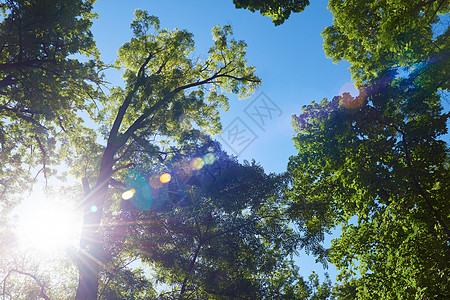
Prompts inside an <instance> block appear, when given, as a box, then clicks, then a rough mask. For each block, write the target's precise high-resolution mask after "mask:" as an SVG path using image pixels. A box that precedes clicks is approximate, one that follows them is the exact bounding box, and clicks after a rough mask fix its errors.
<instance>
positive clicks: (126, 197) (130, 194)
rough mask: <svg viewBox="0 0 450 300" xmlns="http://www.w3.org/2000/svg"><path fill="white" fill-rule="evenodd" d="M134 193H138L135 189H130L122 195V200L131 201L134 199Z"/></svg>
mask: <svg viewBox="0 0 450 300" xmlns="http://www.w3.org/2000/svg"><path fill="white" fill-rule="evenodd" d="M134 193H136V191H135V190H134V189H129V190H128V191H126V192H124V193H123V194H122V199H123V200H130V199H131V198H133V196H134Z"/></svg>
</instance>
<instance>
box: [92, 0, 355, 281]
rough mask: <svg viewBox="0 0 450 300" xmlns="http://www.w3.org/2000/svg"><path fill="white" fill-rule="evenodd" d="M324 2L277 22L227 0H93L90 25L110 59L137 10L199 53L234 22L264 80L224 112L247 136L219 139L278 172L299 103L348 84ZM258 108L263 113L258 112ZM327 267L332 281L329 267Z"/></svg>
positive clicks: (306, 264)
mask: <svg viewBox="0 0 450 300" xmlns="http://www.w3.org/2000/svg"><path fill="white" fill-rule="evenodd" d="M326 5H327V1H325V0H316V1H312V4H311V5H310V6H308V7H307V8H306V9H305V11H304V12H303V13H299V14H293V15H291V17H290V19H289V20H287V21H286V22H285V24H283V25H281V26H277V27H275V26H274V25H273V23H272V22H271V20H270V18H268V17H263V16H261V15H260V14H259V13H252V12H250V11H248V10H238V9H235V7H234V5H233V3H232V0H222V1H217V0H215V1H206V0H203V1H200V0H195V1H194V0H192V1H182V0H172V1H150V0H145V1H144V0H129V1H118V0H108V1H106V0H98V1H97V3H96V5H95V11H96V12H97V13H98V14H99V17H98V19H97V20H95V21H94V25H93V28H92V29H93V33H94V38H95V40H96V41H97V46H98V48H99V50H100V52H101V53H102V59H103V60H104V61H105V62H107V63H110V62H112V61H113V60H114V59H115V58H116V53H117V49H118V48H119V47H120V46H121V45H122V44H123V43H125V42H127V41H129V39H130V38H131V35H132V33H131V29H130V22H131V21H132V19H133V12H134V10H135V9H142V10H147V11H149V13H150V14H152V15H155V16H157V17H159V18H160V21H161V26H162V27H164V28H165V27H167V28H169V29H173V28H179V29H187V30H188V31H190V32H192V33H193V34H194V38H195V41H196V51H195V53H196V54H198V55H199V56H201V57H202V56H203V57H204V56H205V55H206V53H207V50H208V48H209V47H210V45H212V39H211V28H212V27H213V26H215V25H227V24H230V25H232V26H233V31H234V36H235V37H236V39H242V40H244V41H246V42H247V44H248V49H247V58H248V62H249V64H251V65H254V66H255V67H256V70H257V75H258V76H259V77H260V78H261V79H262V84H261V86H260V87H259V90H258V91H257V92H256V93H255V94H254V95H252V96H251V97H250V98H249V99H246V100H241V101H240V100H238V99H237V97H231V98H230V110H229V111H228V112H224V113H222V123H223V127H224V129H230V128H236V126H240V128H244V129H245V130H247V132H248V133H251V134H250V137H251V139H249V142H248V143H244V144H243V145H240V146H239V145H238V146H236V144H233V143H232V140H230V136H229V135H227V133H226V132H225V131H224V133H223V135H222V139H221V140H222V141H225V142H226V141H228V142H229V143H228V144H229V145H230V146H226V145H224V149H225V150H226V151H228V152H229V153H232V154H235V155H236V154H238V156H239V159H240V160H243V159H247V160H251V159H255V160H256V161H257V162H259V163H261V165H262V166H263V167H264V169H265V170H266V171H267V172H283V171H284V170H285V169H286V166H287V162H288V159H289V156H291V155H294V154H295V153H296V151H295V147H294V143H293V142H292V136H293V133H292V127H291V116H292V115H293V114H295V113H297V114H299V113H301V107H302V106H303V105H306V104H309V103H310V102H311V101H313V100H315V101H320V100H321V99H323V98H331V97H333V96H335V95H338V94H341V93H342V92H344V91H352V89H353V85H352V83H351V77H350V72H349V70H348V66H349V64H348V63H346V62H342V63H339V64H333V63H332V61H331V59H328V58H326V57H325V54H324V51H323V48H322V42H323V40H322V36H321V34H320V33H321V31H322V30H323V29H324V28H325V27H326V26H328V25H331V23H332V15H331V13H330V12H329V11H328V10H327V8H326ZM107 80H108V81H110V82H111V83H112V84H113V85H122V84H123V83H122V81H121V79H120V72H117V71H116V72H114V71H111V72H109V73H108V77H107ZM261 101H262V102H261ZM262 104H265V105H266V106H265V107H266V108H265V109H264V105H262ZM258 107H259V112H260V114H261V115H263V116H261V115H259V116H258V115H257V114H256V115H255V112H257V110H255V109H258ZM265 116H266V117H265ZM262 122H264V124H262ZM219 140H220V138H219ZM244 146H245V147H244ZM328 240H329V239H328ZM299 264H300V265H301V268H302V271H303V274H304V275H305V276H308V274H309V273H310V271H311V270H312V269H315V270H316V272H317V273H319V274H322V273H323V272H324V271H323V269H322V268H321V265H316V264H314V259H313V258H304V257H302V258H301V260H299ZM328 272H329V273H330V275H331V277H332V279H334V277H335V276H336V272H335V270H334V268H331V269H329V270H328Z"/></svg>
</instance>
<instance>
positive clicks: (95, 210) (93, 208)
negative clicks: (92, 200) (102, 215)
mask: <svg viewBox="0 0 450 300" xmlns="http://www.w3.org/2000/svg"><path fill="white" fill-rule="evenodd" d="M97 210H98V208H97V205H92V206H91V208H90V211H91V212H93V213H96V212H97Z"/></svg>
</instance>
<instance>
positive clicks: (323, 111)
mask: <svg viewBox="0 0 450 300" xmlns="http://www.w3.org/2000/svg"><path fill="white" fill-rule="evenodd" d="M329 8H330V10H331V11H332V12H333V14H334V16H335V19H334V24H333V25H332V26H330V27H328V28H326V29H325V30H324V31H323V35H324V37H325V42H324V47H325V52H326V54H327V55H328V56H330V57H332V58H333V60H334V61H339V60H348V61H349V62H350V63H351V70H352V73H353V77H354V79H355V80H356V82H357V83H359V84H360V87H359V95H358V96H357V97H352V96H351V95H350V94H348V93H344V95H342V96H337V97H334V98H333V99H332V100H331V101H329V100H327V99H324V100H323V101H321V102H320V103H316V102H313V103H311V104H310V105H307V106H304V107H303V113H302V114H301V115H299V116H295V117H294V121H293V124H294V126H295V128H296V130H297V136H296V137H295V138H294V142H295V144H296V147H297V149H298V150H299V154H298V155H297V156H293V157H291V159H290V162H289V166H288V172H289V174H290V176H291V178H292V186H291V188H290V189H289V190H288V191H287V194H286V195H287V199H288V203H289V205H290V215H291V217H292V219H293V220H295V222H297V223H298V224H299V226H301V227H305V228H307V230H308V231H309V232H310V234H311V235H318V236H322V234H323V233H324V232H327V231H328V230H330V229H331V228H334V227H335V226H338V225H342V227H341V229H342V234H341V236H340V237H339V238H336V239H334V240H333V243H332V246H331V249H330V251H329V259H330V262H331V263H333V264H335V265H336V267H337V268H338V269H340V270H341V273H340V275H339V276H338V279H339V280H340V281H341V285H340V286H339V287H338V288H337V290H336V294H335V295H336V297H338V298H343V299H354V298H358V299H371V298H373V297H376V298H379V299H394V298H407V299H445V298H448V297H449V292H448V291H449V290H450V281H449V280H448V278H449V272H450V265H449V261H448V256H449V253H450V247H449V239H450V230H449V226H450V220H449V216H450V207H449V205H448V199H449V196H450V195H449V191H450V185H449V183H450V178H449V174H450V172H449V157H450V155H449V145H448V142H446V141H445V140H444V138H445V135H446V134H447V133H448V127H447V124H448V120H449V117H450V114H449V113H448V111H447V112H446V111H445V110H444V108H443V105H442V99H441V97H442V96H443V95H445V93H446V92H448V70H449V69H450V66H449V55H448V49H449V48H448V47H449V45H448V41H449V39H448V26H445V25H442V24H440V20H441V19H440V18H439V15H443V14H448V9H449V6H448V2H446V1H330V2H329ZM361 16H364V17H361ZM437 25H439V26H437ZM440 26H441V27H442V26H443V27H444V28H443V29H442V28H440Z"/></svg>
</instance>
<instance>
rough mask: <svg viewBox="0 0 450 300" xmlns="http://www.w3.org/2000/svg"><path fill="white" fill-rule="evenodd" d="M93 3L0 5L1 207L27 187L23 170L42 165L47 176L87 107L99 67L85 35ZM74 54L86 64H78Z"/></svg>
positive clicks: (52, 1)
mask: <svg viewBox="0 0 450 300" xmlns="http://www.w3.org/2000/svg"><path fill="white" fill-rule="evenodd" d="M93 2H94V1H56V0H49V1H46V0H41V1H2V2H1V4H0V8H1V11H2V13H3V18H2V21H1V23H0V43H1V46H0V116H1V120H0V149H1V154H0V158H1V161H2V169H1V170H0V185H1V191H0V199H2V204H4V205H5V204H6V203H7V201H8V198H9V196H11V195H13V194H14V193H15V192H16V191H17V190H18V189H24V187H25V186H27V185H29V184H30V183H32V182H33V177H32V175H33V174H31V173H30V172H29V170H27V166H31V167H33V168H36V169H39V166H43V168H42V169H41V170H43V172H44V175H45V177H47V176H46V175H47V173H49V174H50V173H51V170H50V165H51V164H52V162H54V160H55V159H56V157H57V156H56V155H52V154H54V151H55V144H56V141H60V140H61V138H62V137H61V136H62V133H68V135H70V132H71V131H73V130H75V128H77V127H78V126H79V125H80V124H81V123H82V120H81V119H80V118H79V117H78V116H77V112H80V111H84V112H90V111H92V110H93V108H95V100H96V99H97V97H98V95H99V93H98V86H99V85H100V84H101V83H102V78H101V76H100V75H99V70H101V69H102V68H103V64H102V63H101V62H100V61H99V57H98V51H97V49H96V47H95V42H94V40H93V37H92V34H91V32H90V27H91V24H92V21H91V19H92V18H93V17H94V16H95V15H94V14H93V13H92V5H93ZM74 55H79V56H80V57H81V56H82V55H83V56H85V57H89V56H90V57H91V60H88V59H85V62H81V61H80V60H79V59H77V58H74ZM80 131H81V130H80ZM80 131H78V133H80ZM66 136H67V135H66ZM37 153H39V155H35V154H37Z"/></svg>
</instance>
